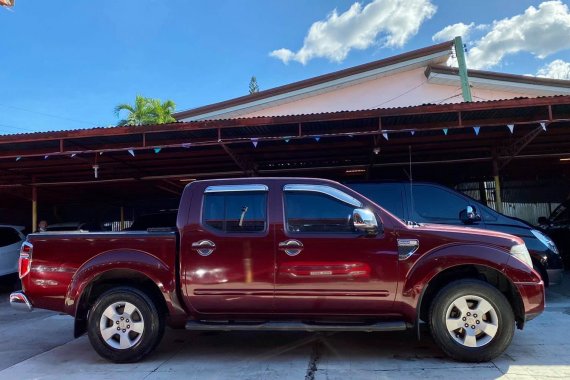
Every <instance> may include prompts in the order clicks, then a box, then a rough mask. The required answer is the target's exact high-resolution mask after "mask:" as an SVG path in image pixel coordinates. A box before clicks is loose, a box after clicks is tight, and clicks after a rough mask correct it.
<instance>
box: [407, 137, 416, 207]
mask: <svg viewBox="0 0 570 380" xmlns="http://www.w3.org/2000/svg"><path fill="white" fill-rule="evenodd" d="M408 154H409V158H410V205H411V206H412V213H411V215H410V218H413V217H414V215H415V213H414V186H413V184H414V177H413V174H412V146H411V145H408Z"/></svg>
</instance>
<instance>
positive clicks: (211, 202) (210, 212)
mask: <svg viewBox="0 0 570 380" xmlns="http://www.w3.org/2000/svg"><path fill="white" fill-rule="evenodd" d="M266 220H267V193H266V192H230V193H211V194H204V205H203V212H202V221H203V223H204V224H205V225H206V226H209V227H211V228H214V229H216V230H219V231H223V232H262V231H265V225H266Z"/></svg>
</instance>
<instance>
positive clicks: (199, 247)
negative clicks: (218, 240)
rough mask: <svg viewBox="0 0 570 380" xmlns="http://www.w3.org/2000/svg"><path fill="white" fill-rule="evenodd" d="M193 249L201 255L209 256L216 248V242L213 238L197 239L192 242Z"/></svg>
mask: <svg viewBox="0 0 570 380" xmlns="http://www.w3.org/2000/svg"><path fill="white" fill-rule="evenodd" d="M192 249H193V250H195V251H196V252H198V254H199V255H200V256H209V255H210V254H211V253H212V252H214V249H216V244H214V242H213V241H211V240H200V241H195V242H194V243H192Z"/></svg>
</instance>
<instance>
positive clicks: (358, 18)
mask: <svg viewBox="0 0 570 380" xmlns="http://www.w3.org/2000/svg"><path fill="white" fill-rule="evenodd" d="M436 9H437V8H436V6H434V5H433V4H432V3H431V1H430V0H373V1H372V2H371V3H369V4H367V5H366V6H364V7H363V6H362V4H361V3H359V2H356V3H354V4H352V6H351V7H350V8H349V9H348V10H347V11H346V12H344V13H341V14H338V13H337V11H336V9H335V10H333V11H332V13H331V14H330V15H329V16H328V17H327V18H326V19H325V20H321V21H317V22H315V23H313V25H311V27H310V29H309V32H308V33H307V35H306V36H305V40H304V43H303V47H301V49H299V50H298V51H297V52H293V51H291V50H289V49H285V48H282V49H278V50H274V51H272V52H271V53H269V55H270V56H272V57H275V58H277V59H280V60H281V61H283V62H284V63H288V62H290V61H292V60H293V61H297V62H300V63H302V64H306V63H307V62H309V61H310V60H311V59H313V58H317V57H322V58H328V59H329V60H331V61H334V62H342V61H343V60H344V59H345V58H346V56H347V55H348V53H349V52H350V51H351V50H352V49H358V50H364V49H367V48H368V47H370V46H371V45H373V44H375V43H381V44H382V45H383V46H387V47H402V46H403V45H404V44H405V43H406V42H407V41H408V40H409V39H410V38H411V37H413V36H414V35H416V34H417V33H418V30H419V28H420V26H421V25H422V23H423V22H424V21H425V20H427V19H429V18H431V17H432V16H433V15H434V14H435V12H436ZM379 34H382V37H383V38H382V39H381V41H377V37H378V35H379Z"/></svg>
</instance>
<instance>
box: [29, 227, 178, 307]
mask: <svg viewBox="0 0 570 380" xmlns="http://www.w3.org/2000/svg"><path fill="white" fill-rule="evenodd" d="M28 241H29V242H31V243H32V244H33V246H34V249H33V254H32V264H31V270H30V271H31V274H32V275H31V276H28V277H27V278H24V279H23V283H22V286H23V288H24V290H26V288H30V287H33V292H32V293H30V300H31V301H32V302H33V303H34V305H36V306H37V307H39V308H46V309H50V310H57V311H62V312H69V311H70V310H71V309H73V305H69V302H67V304H66V295H68V290H69V289H70V285H71V283H72V282H73V281H74V280H75V278H76V276H77V273H78V272H81V273H82V275H84V274H85V273H86V272H87V274H88V272H89V270H90V268H93V269H95V267H100V266H103V265H108V263H109V260H108V259H107V257H108V256H109V255H111V254H112V255H113V257H115V258H120V257H122V256H124V255H126V256H129V255H133V256H136V257H137V258H138V260H139V261H140V257H141V253H143V254H145V255H146V256H152V257H154V258H155V259H158V260H159V261H160V262H161V263H163V264H164V267H167V268H170V270H171V276H172V278H173V279H174V278H175V274H176V273H175V268H176V247H177V233H176V232H175V231H165V230H160V231H152V230H151V231H127V232H51V233H37V234H31V235H29V236H28ZM145 255H142V256H143V257H144V256H145ZM148 265H149V266H152V265H153V264H151V262H150V260H149V263H148ZM116 269H117V268H115V267H113V270H116ZM125 269H128V268H125ZM149 269H150V270H152V268H149Z"/></svg>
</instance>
